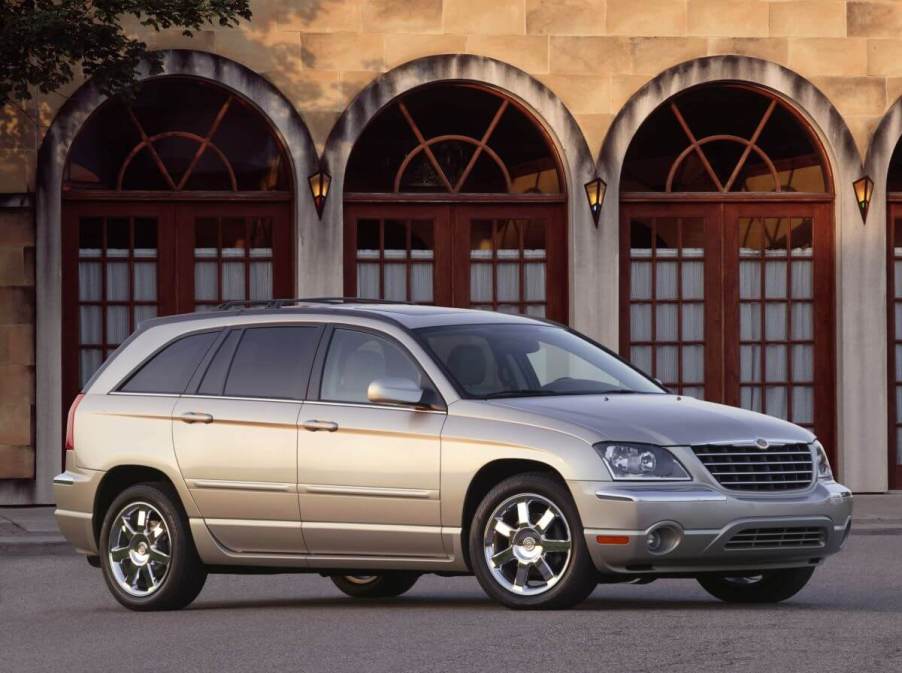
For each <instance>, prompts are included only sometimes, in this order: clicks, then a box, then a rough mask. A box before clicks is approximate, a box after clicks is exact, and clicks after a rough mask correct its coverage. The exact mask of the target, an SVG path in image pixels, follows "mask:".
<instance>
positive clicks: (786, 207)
mask: <svg viewBox="0 0 902 673" xmlns="http://www.w3.org/2000/svg"><path fill="white" fill-rule="evenodd" d="M832 236H833V227H832V218H831V215H830V208H829V206H825V205H824V204H819V203H797V202H787V203H785V204H784V203H778V202H771V203H753V202H747V203H742V202H736V203H680V204H673V203H659V204H638V203H625V204H623V206H622V230H621V241H622V244H621V245H622V249H621V260H622V278H624V280H625V282H624V283H623V284H622V286H621V305H622V306H623V307H624V310H623V311H622V312H621V323H620V325H621V349H622V352H623V353H624V355H626V356H627V357H629V358H630V359H631V360H632V361H633V363H634V364H636V365H637V366H639V367H640V368H642V369H643V370H644V371H646V372H648V373H649V374H651V375H652V376H655V377H657V378H659V379H661V380H662V381H663V382H664V384H665V385H667V386H668V387H669V388H671V389H673V390H674V391H675V392H678V393H681V394H686V395H692V396H696V397H704V398H705V399H708V400H711V401H716V402H724V403H727V404H731V405H735V406H741V407H744V408H746V409H751V410H754V411H760V412H762V413H767V414H770V415H773V416H777V417H780V418H785V419H788V420H791V421H793V422H795V423H798V424H799V425H802V426H805V427H808V428H811V429H812V430H814V431H815V432H816V433H817V435H818V437H819V438H820V439H821V441H822V442H823V443H824V445H825V446H826V447H827V450H828V451H830V452H833V451H834V450H835V447H834V444H833V437H834V409H835V400H834V396H835V387H834V368H833V325H834V320H833V315H834V313H833V282H832V270H833V265H832V249H833V244H832Z"/></svg>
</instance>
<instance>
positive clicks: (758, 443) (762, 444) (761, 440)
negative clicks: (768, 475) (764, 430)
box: [755, 437, 770, 451]
mask: <svg viewBox="0 0 902 673" xmlns="http://www.w3.org/2000/svg"><path fill="white" fill-rule="evenodd" d="M755 446H757V447H758V448H759V449H761V450H762V451H764V449H766V448H767V447H768V446H770V444H768V443H767V440H766V439H764V438H763V437H759V438H758V439H756V440H755Z"/></svg>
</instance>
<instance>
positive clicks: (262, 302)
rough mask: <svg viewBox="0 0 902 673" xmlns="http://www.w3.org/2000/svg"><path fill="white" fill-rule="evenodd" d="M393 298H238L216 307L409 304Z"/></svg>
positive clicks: (219, 308)
mask: <svg viewBox="0 0 902 673" xmlns="http://www.w3.org/2000/svg"><path fill="white" fill-rule="evenodd" d="M409 303H410V302H406V301H394V300H391V299H364V298H362V297H295V298H293V299H287V298H282V299H236V300H232V301H226V302H223V303H221V304H219V306H217V307H216V309H217V310H218V311H230V310H232V309H241V308H283V307H285V306H295V305H297V304H409Z"/></svg>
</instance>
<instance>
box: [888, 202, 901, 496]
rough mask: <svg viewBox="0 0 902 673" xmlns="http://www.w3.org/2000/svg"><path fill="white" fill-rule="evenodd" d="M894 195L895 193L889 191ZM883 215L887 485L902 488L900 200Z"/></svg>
mask: <svg viewBox="0 0 902 673" xmlns="http://www.w3.org/2000/svg"><path fill="white" fill-rule="evenodd" d="M890 196H891V198H892V197H893V196H895V197H898V194H891V195H890ZM888 210H889V213H888V216H887V231H886V238H887V284H888V288H887V290H888V291H887V309H888V311H889V320H888V323H887V331H888V334H889V348H888V350H887V364H888V372H889V442H888V444H889V452H888V467H889V486H890V488H896V489H898V488H902V201H897V202H891V203H890V204H889V208H888Z"/></svg>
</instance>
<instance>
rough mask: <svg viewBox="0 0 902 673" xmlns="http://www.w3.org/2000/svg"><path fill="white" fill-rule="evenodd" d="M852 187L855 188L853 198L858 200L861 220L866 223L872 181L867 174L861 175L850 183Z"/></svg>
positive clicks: (872, 192)
mask: <svg viewBox="0 0 902 673" xmlns="http://www.w3.org/2000/svg"><path fill="white" fill-rule="evenodd" d="M852 187H853V188H854V189H855V200H856V201H857V202H858V211H859V212H860V213H861V221H862V222H864V223H867V220H868V208H870V206H871V197H872V196H873V195H874V181H873V180H871V178H870V177H868V176H867V175H862V176H861V177H860V178H858V179H857V180H856V181H855V182H853V183H852Z"/></svg>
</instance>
